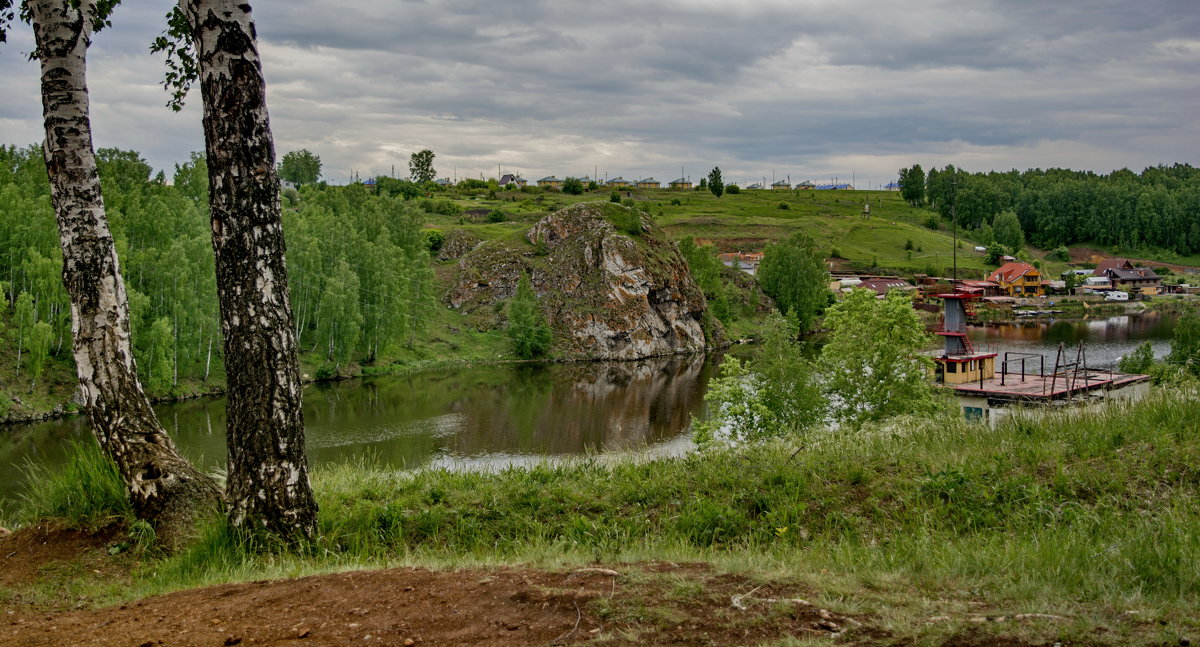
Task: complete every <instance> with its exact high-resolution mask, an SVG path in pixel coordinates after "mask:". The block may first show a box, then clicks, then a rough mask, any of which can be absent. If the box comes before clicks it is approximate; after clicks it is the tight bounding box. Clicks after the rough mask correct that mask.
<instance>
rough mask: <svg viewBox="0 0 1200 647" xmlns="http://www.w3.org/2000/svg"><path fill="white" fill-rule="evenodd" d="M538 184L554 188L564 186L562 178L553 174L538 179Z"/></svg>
mask: <svg viewBox="0 0 1200 647" xmlns="http://www.w3.org/2000/svg"><path fill="white" fill-rule="evenodd" d="M537 185H538V186H540V187H549V188H552V189H561V188H562V180H560V179H558V178H556V177H554V176H553V175H551V176H549V177H544V178H542V179H540V180H538V181H537Z"/></svg>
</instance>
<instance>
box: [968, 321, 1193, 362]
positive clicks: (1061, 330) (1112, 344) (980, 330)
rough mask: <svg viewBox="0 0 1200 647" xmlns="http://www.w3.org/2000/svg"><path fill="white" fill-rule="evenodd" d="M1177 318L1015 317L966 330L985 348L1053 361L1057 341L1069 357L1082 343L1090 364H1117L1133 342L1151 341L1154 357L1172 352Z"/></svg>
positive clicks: (1073, 355)
mask: <svg viewBox="0 0 1200 647" xmlns="http://www.w3.org/2000/svg"><path fill="white" fill-rule="evenodd" d="M1178 319H1179V316H1178V315H1174V314H1162V313H1158V312H1146V313H1142V314H1132V315H1120V316H1116V317H1105V318H1102V319H1086V320H1066V321H1062V320H1059V321H1055V320H1049V321H1017V322H1011V323H1000V324H988V325H986V326H972V327H971V329H970V330H969V331H968V335H969V336H970V337H971V341H972V342H973V343H974V344H975V347H976V348H978V349H980V350H984V351H987V352H1003V351H1022V352H1029V353H1041V354H1043V355H1046V356H1047V362H1049V363H1050V364H1051V365H1053V362H1054V357H1055V354H1056V353H1057V351H1058V346H1059V344H1060V343H1061V344H1065V345H1066V349H1067V351H1069V355H1070V357H1071V359H1072V360H1073V359H1074V357H1075V350H1076V348H1077V347H1078V346H1079V343H1080V342H1083V343H1084V344H1085V348H1086V352H1087V362H1088V366H1091V367H1094V368H1105V369H1108V368H1115V367H1116V365H1117V362H1118V361H1120V359H1121V357H1122V356H1123V355H1126V354H1128V353H1129V351H1131V350H1132V349H1133V348H1134V347H1135V346H1136V345H1138V344H1140V343H1142V342H1143V341H1149V342H1150V344H1151V346H1152V347H1153V348H1154V355H1155V357H1158V358H1162V357H1163V356H1165V355H1166V354H1167V353H1169V352H1170V351H1171V337H1172V335H1173V333H1174V328H1175V322H1176V321H1178Z"/></svg>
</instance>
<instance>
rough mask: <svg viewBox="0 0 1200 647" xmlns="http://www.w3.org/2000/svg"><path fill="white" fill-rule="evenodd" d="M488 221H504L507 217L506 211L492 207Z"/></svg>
mask: <svg viewBox="0 0 1200 647" xmlns="http://www.w3.org/2000/svg"><path fill="white" fill-rule="evenodd" d="M487 219H488V222H504V221H505V220H506V219H507V217H506V216H505V215H504V212H503V211H501V210H499V209H492V210H491V211H489V212H488V215H487Z"/></svg>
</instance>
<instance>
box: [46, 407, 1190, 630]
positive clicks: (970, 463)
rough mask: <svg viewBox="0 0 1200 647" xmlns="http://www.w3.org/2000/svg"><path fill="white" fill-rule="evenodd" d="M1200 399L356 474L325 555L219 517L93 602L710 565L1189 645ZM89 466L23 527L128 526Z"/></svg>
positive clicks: (340, 482) (827, 598) (858, 603)
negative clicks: (299, 581)
mask: <svg viewBox="0 0 1200 647" xmlns="http://www.w3.org/2000/svg"><path fill="white" fill-rule="evenodd" d="M1196 395H1197V392H1196V389H1195V386H1194V385H1191V386H1184V387H1173V388H1169V389H1166V388H1164V389H1160V390H1158V391H1156V392H1155V393H1154V394H1152V395H1151V396H1150V397H1148V398H1147V399H1146V400H1144V401H1142V402H1140V403H1136V404H1111V405H1107V406H1102V407H1092V408H1087V409H1071V410H1067V411H1062V412H1058V413H1053V414H1044V413H1043V414H1041V415H1033V414H1030V415H1024V416H1016V417H1015V418H1014V419H1013V420H1012V421H1011V422H1009V423H1007V424H1005V425H1003V426H1001V427H999V428H997V429H994V430H990V429H987V428H986V427H982V426H978V425H972V424H968V423H965V422H962V421H959V420H957V419H955V418H951V417H947V418H939V419H936V420H914V419H895V420H892V421H889V422H887V423H885V424H881V425H878V426H875V427H870V428H867V429H865V430H864V431H862V432H858V433H853V434H851V433H848V432H846V433H839V432H834V431H827V432H821V433H816V434H812V435H809V436H807V437H804V438H795V439H790V440H780V441H777V442H773V443H769V444H766V445H758V446H747V447H742V448H738V449H727V450H721V451H715V452H709V453H693V454H689V455H686V456H683V457H678V458H669V459H656V460H648V459H647V460H630V459H628V458H626V459H620V460H617V459H605V458H603V457H590V458H581V459H577V460H572V461H567V462H565V463H562V464H543V465H539V466H536V467H532V468H525V469H516V468H514V469H507V470H504V471H500V472H495V473H481V472H471V473H460V472H449V471H445V470H420V471H416V472H407V473H397V472H393V471H389V470H385V469H381V468H379V467H376V466H375V465H373V464H372V463H371V462H369V461H367V462H361V463H355V464H346V465H341V466H337V467H331V468H325V469H319V470H317V471H316V472H315V474H314V488H315V490H316V492H317V496H318V499H319V503H320V506H321V512H320V529H321V537H320V539H319V540H318V541H316V542H315V543H314V544H313V545H312V546H310V547H309V548H308V549H306V550H303V551H299V552H288V551H279V550H263V549H262V547H257V548H255V547H247V546H246V545H244V544H242V543H241V541H240V540H239V538H238V537H237V536H235V535H234V534H232V533H230V532H229V531H228V529H226V528H225V527H224V525H223V524H222V523H220V522H219V521H218V522H214V523H213V524H212V525H211V527H210V528H209V529H208V530H207V531H206V532H205V533H204V535H203V537H202V538H201V539H200V540H198V541H197V543H196V544H195V545H193V546H192V547H191V548H190V549H189V550H187V551H185V552H184V553H182V554H180V555H176V556H174V557H163V558H153V557H152V558H150V559H148V561H147V562H146V563H145V565H144V568H143V569H142V570H140V571H139V572H138V573H137V574H136V575H135V578H134V581H133V582H132V583H131V584H130V585H129V586H128V587H126V588H124V589H120V590H116V591H114V589H113V587H112V586H111V583H109V582H97V583H96V584H95V587H96V588H95V593H96V595H98V596H100V595H102V596H104V600H101V601H113V600H116V599H129V598H133V597H140V596H143V595H147V594H152V593H160V592H166V591H171V590H176V589H180V588H185V587H191V586H200V585H206V584H212V583H218V582H227V581H244V580H252V579H261V578H265V577H293V576H299V575H305V574H311V573H321V572H330V571H338V570H345V569H354V568H371V567H381V566H386V565H422V566H431V567H457V566H473V565H503V564H526V565H533V566H545V567H562V566H564V565H576V564H584V563H593V562H600V563H606V564H620V563H622V562H631V561H634V562H636V561H674V562H680V561H702V562H707V563H709V564H711V565H712V566H713V567H714V568H715V569H717V571H718V572H734V573H740V574H745V575H748V576H750V577H752V578H755V579H761V580H763V581H771V580H774V579H780V580H787V581H803V582H805V583H806V585H807V586H811V587H812V588H813V589H814V590H815V591H816V593H815V594H814V602H816V603H818V604H822V605H825V606H827V607H829V608H833V609H835V610H837V611H838V612H840V613H849V614H854V615H859V616H867V617H870V618H872V622H873V623H874V624H876V625H877V626H881V627H882V628H885V629H887V630H889V631H893V632H895V633H896V634H897V635H901V636H911V635H919V636H923V637H924V638H929V637H930V636H943V635H944V634H945V635H949V634H947V632H951V633H952V632H953V631H956V630H960V629H962V628H963V626H964V625H963V624H962V623H961V622H959V623H957V624H956V623H949V624H947V625H946V626H942V625H929V626H926V625H925V624H923V622H922V621H921V619H922V618H928V617H930V616H935V615H951V616H954V617H956V618H959V619H962V618H965V617H966V616H967V615H970V614H978V613H987V614H993V615H994V614H1014V613H1031V612H1032V613H1049V614H1055V615H1061V616H1065V617H1067V618H1069V619H1070V620H1069V623H1068V624H1066V625H1058V624H1054V623H1049V624H1047V625H1046V626H1042V625H1038V624H1037V623H1034V624H1033V625H1030V626H1025V625H1022V627H1024V628H1016V629H1013V630H1012V631H1016V632H1017V633H1020V632H1022V631H1027V632H1033V635H1037V636H1040V637H1042V638H1045V637H1053V635H1050V636H1047V634H1046V633H1045V632H1050V634H1053V632H1062V631H1067V632H1068V635H1071V632H1080V633H1079V635H1084V634H1088V632H1091V631H1092V630H1093V629H1094V628H1095V627H1096V626H1101V625H1103V626H1106V627H1110V628H1111V629H1112V630H1113V631H1117V632H1118V633H1119V632H1123V631H1124V632H1133V633H1135V634H1137V636H1141V637H1139V638H1137V639H1136V640H1134V638H1135V637H1136V636H1135V637H1128V636H1127V638H1128V641H1127V642H1137V641H1141V640H1143V639H1146V638H1145V636H1144V635H1143V633H1144V630H1145V627H1141V628H1139V627H1140V625H1139V626H1137V627H1135V626H1132V625H1130V624H1129V623H1130V622H1131V621H1130V617H1131V616H1129V615H1128V614H1125V612H1126V611H1130V610H1132V611H1136V612H1137V618H1139V619H1140V620H1139V622H1143V621H1144V622H1146V623H1150V625H1148V626H1152V628H1153V632H1152V633H1153V634H1154V636H1160V637H1161V636H1162V635H1168V634H1169V635H1188V634H1190V635H1195V631H1196V630H1198V629H1200V622H1198V621H1197V619H1196V618H1195V615H1194V613H1193V612H1192V611H1193V610H1194V609H1195V608H1197V607H1200V498H1198V492H1200V444H1198V443H1197V442H1196V438H1197V437H1200V416H1197V415H1196V414H1195V407H1194V401H1195V397H1196ZM82 455H83V456H84V457H83V458H81V459H79V460H78V461H75V462H73V463H72V466H71V467H70V468H68V470H67V471H64V472H63V473H62V474H60V475H57V476H53V477H52V476H49V475H45V478H44V479H43V486H42V487H40V488H38V489H37V490H35V494H34V495H31V496H32V497H36V500H37V503H36V504H35V503H32V501H33V499H30V500H27V503H29V505H27V506H26V508H25V510H24V512H23V514H24V515H25V518H26V519H33V518H39V517H45V516H63V517H67V518H70V519H75V520H77V521H78V522H80V523H95V522H96V520H100V519H103V518H105V517H106V515H107V516H108V517H111V516H113V515H114V514H121V513H119V512H117V511H119V510H120V509H121V508H120V504H119V501H117V499H120V498H121V497H120V496H119V495H120V491H119V485H117V486H115V487H114V486H113V485H112V483H113V479H114V475H113V473H112V472H111V471H107V470H106V469H105V468H104V466H103V465H102V464H98V463H97V461H96V460H95V457H94V456H93V457H91V458H88V457H86V456H87V452H83V454H82ZM71 483H86V484H88V485H87V487H86V488H84V487H81V486H74V487H72V486H71V485H70V484H71ZM105 483H108V485H104V484H105ZM93 493H94V494H93ZM76 508H78V510H76ZM694 588H695V584H694V583H693V582H688V581H682V580H681V581H679V582H677V583H675V584H673V585H672V587H671V589H670V591H671V595H675V596H677V597H680V598H681V599H682V598H686V597H687V596H688V595H691V594H694ZM85 593H86V591H85ZM1159 623H1161V624H1159ZM1138 632H1143V633H1138ZM1164 632H1165V633H1164ZM1123 640H1124V638H1123V639H1122V640H1118V641H1117V643H1120V642H1122V641H1123ZM1147 640H1148V639H1147Z"/></svg>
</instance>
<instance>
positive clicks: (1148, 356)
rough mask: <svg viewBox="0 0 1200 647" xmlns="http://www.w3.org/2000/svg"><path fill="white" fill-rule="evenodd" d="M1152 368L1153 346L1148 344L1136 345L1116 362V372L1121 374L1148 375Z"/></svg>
mask: <svg viewBox="0 0 1200 647" xmlns="http://www.w3.org/2000/svg"><path fill="white" fill-rule="evenodd" d="M1153 367H1154V346H1152V345H1151V344H1150V342H1148V341H1147V342H1142V343H1141V344H1138V346H1137V348H1134V349H1133V351H1132V352H1130V353H1129V354H1128V355H1125V356H1123V357H1121V359H1120V361H1118V362H1117V370H1118V371H1120V372H1122V373H1137V374H1148V373H1150V370H1151V369H1152V368H1153Z"/></svg>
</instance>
